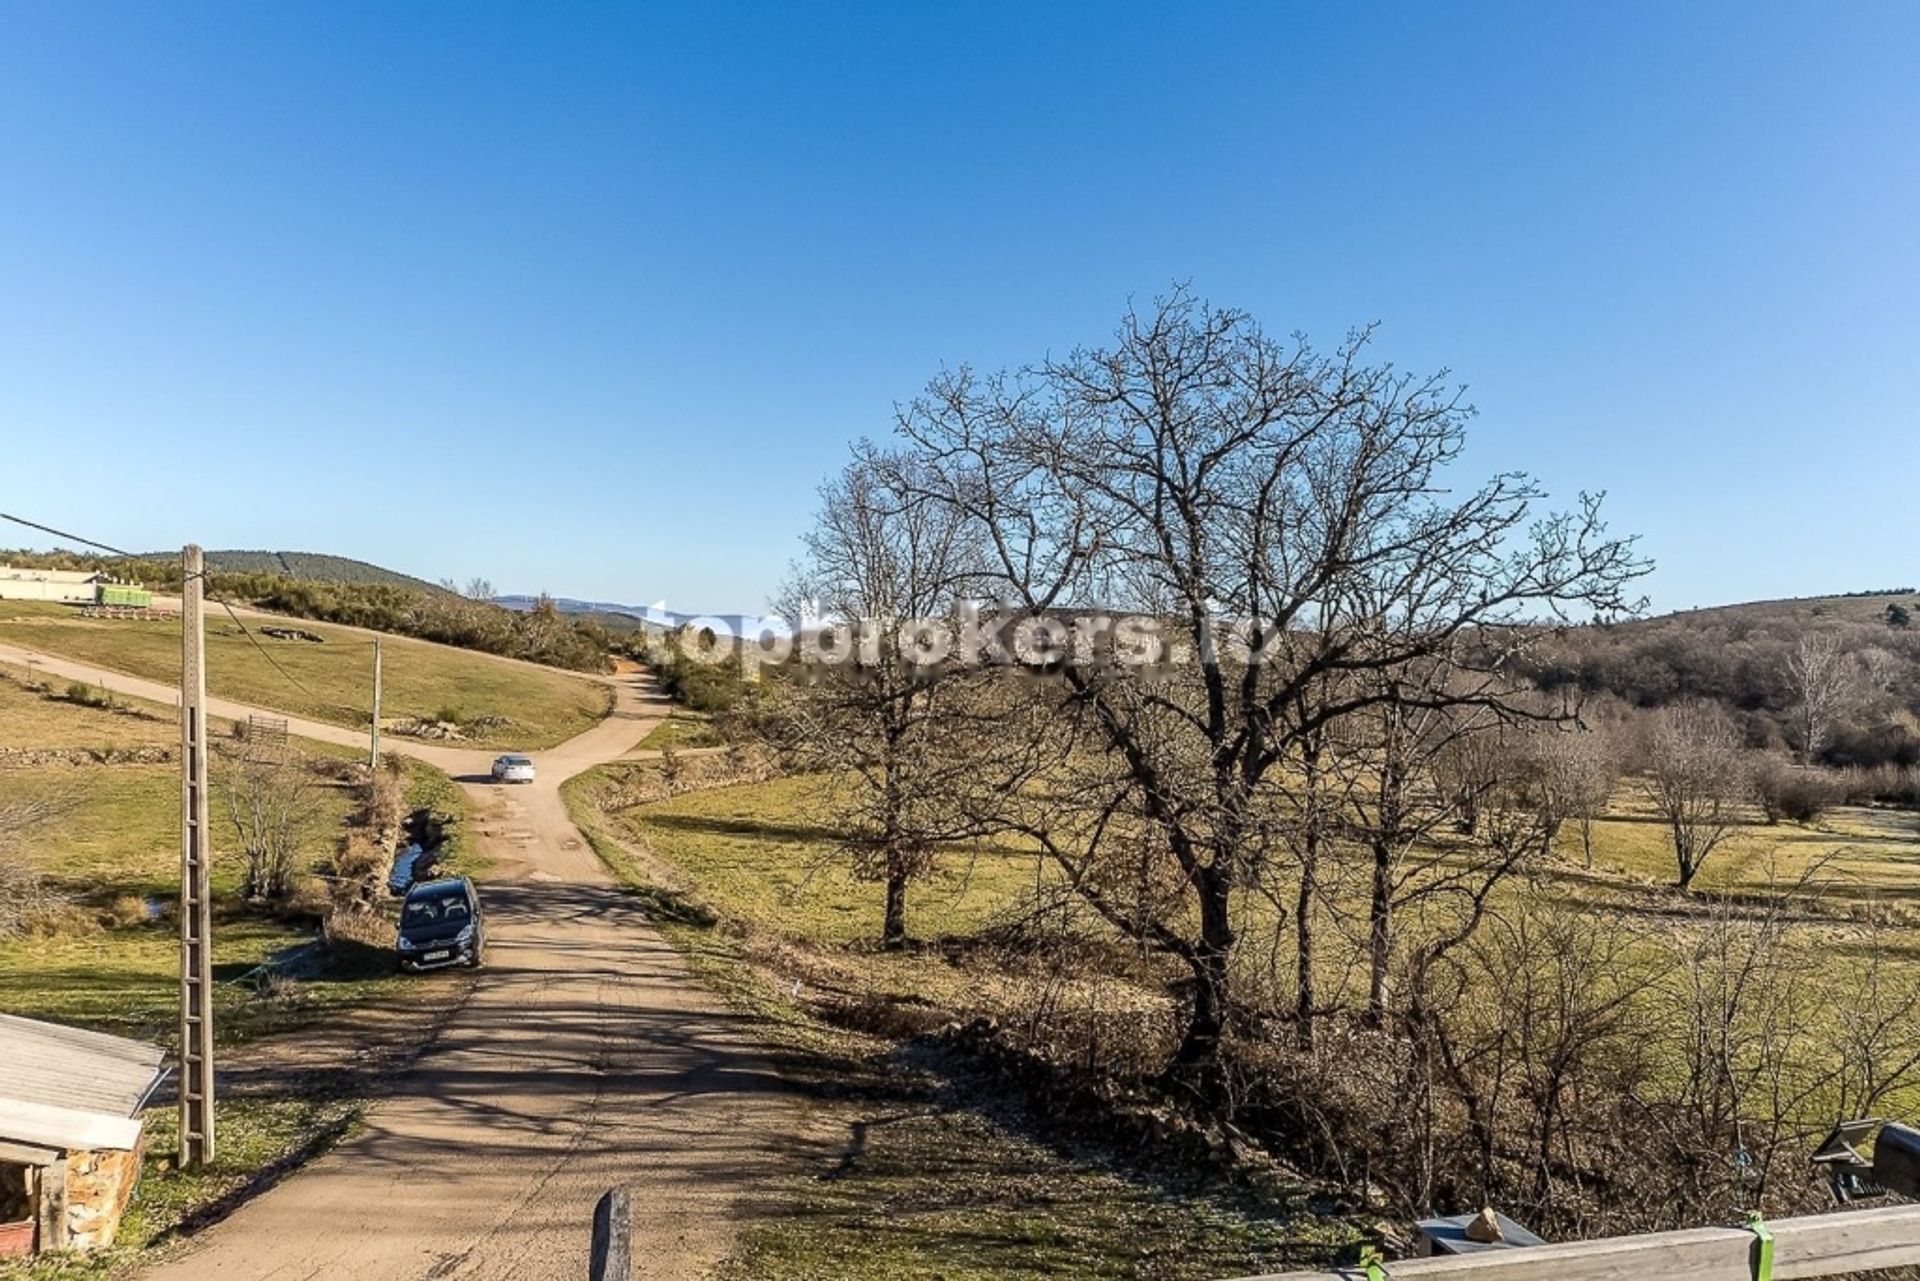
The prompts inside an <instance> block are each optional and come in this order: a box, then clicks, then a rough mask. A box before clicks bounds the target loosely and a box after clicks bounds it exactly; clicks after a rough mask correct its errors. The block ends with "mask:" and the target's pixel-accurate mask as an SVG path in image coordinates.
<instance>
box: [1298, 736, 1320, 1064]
mask: <svg viewBox="0 0 1920 1281" xmlns="http://www.w3.org/2000/svg"><path fill="white" fill-rule="evenodd" d="M1301 765H1302V770H1303V774H1304V782H1305V795H1306V814H1305V816H1304V826H1303V829H1302V831H1301V838H1300V887H1299V893H1298V895H1297V897H1296V898H1295V899H1294V904H1293V938H1294V956H1295V960H1296V966H1295V979H1294V1002H1293V1011H1294V1036H1295V1038H1296V1040H1297V1041H1298V1043H1299V1046H1300V1048H1301V1049H1303V1050H1311V1049H1312V1048H1313V1032H1314V1028H1313V1007H1314V1005H1315V1002H1316V999H1317V993H1316V992H1315V990H1314V983H1313V961H1314V955H1313V945H1314V938H1313V900H1314V896H1315V895H1316V894H1318V893H1319V891H1320V745H1319V741H1318V739H1317V738H1310V739H1309V740H1308V741H1307V743H1306V748H1305V751H1304V752H1303V753H1302V756H1301Z"/></svg>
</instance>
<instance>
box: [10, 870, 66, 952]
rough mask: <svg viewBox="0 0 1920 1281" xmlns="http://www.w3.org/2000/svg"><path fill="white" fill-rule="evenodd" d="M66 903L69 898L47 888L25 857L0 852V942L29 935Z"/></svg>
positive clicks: (44, 880) (42, 878)
mask: <svg viewBox="0 0 1920 1281" xmlns="http://www.w3.org/2000/svg"><path fill="white" fill-rule="evenodd" d="M66 903H67V900H66V896H65V895H63V894H61V893H60V892H59V891H58V890H55V889H54V888H53V887H52V886H51V885H49V884H47V881H46V879H45V878H44V877H42V876H41V875H40V871H39V869H38V868H36V867H34V866H33V864H31V863H29V862H27V860H26V856H25V855H22V854H19V853H17V852H13V851H0V939H4V938H12V937H13V936H14V935H16V934H24V933H26V932H27V931H28V930H29V929H31V928H33V927H34V926H36V925H39V924H40V923H41V922H43V921H45V920H48V919H49V918H51V917H53V916H54V915H56V914H57V913H59V911H60V910H61V909H62V908H63V907H65V906H66Z"/></svg>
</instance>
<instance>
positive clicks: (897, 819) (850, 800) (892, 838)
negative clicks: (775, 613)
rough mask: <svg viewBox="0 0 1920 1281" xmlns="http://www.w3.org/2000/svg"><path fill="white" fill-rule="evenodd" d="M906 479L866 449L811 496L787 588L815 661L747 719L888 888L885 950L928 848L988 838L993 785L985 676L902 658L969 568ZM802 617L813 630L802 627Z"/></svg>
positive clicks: (860, 871) (961, 542) (924, 867)
mask: <svg viewBox="0 0 1920 1281" xmlns="http://www.w3.org/2000/svg"><path fill="white" fill-rule="evenodd" d="M913 479H914V476H913V464H912V462H911V460H905V459H900V458H897V457H888V456H885V455H883V454H882V453H881V452H880V451H878V450H876V449H874V448H873V447H871V446H867V445H863V446H862V447H861V448H860V449H859V450H858V451H857V452H856V456H855V458H854V460H853V461H852V462H851V463H850V464H849V465H848V466H847V467H846V468H845V469H844V470H843V471H842V472H841V473H840V475H839V476H838V477H836V478H835V479H834V480H832V481H831V482H829V483H828V484H827V485H826V486H824V487H823V488H822V490H821V495H820V496H821V506H820V513H819V517H818V520H817V523H816V524H815V526H814V528H813V530H812V531H811V532H810V533H808V535H807V536H806V540H805V543H806V553H807V554H806V561H805V563H804V565H802V566H801V567H800V569H799V571H798V574H797V576H796V578H795V580H794V582H793V583H792V584H791V585H790V586H789V587H788V589H787V596H788V598H789V599H788V602H787V611H788V613H789V614H791V615H793V616H795V617H798V618H800V619H801V636H800V646H801V650H802V653H803V656H804V655H807V654H809V653H810V652H811V655H812V658H813V661H809V662H803V663H802V665H801V666H800V667H799V669H798V670H797V671H796V672H795V676H794V679H793V680H791V681H788V682H784V683H783V684H782V685H781V687H780V688H779V689H777V690H774V691H772V692H770V694H769V695H768V697H767V698H766V699H764V700H763V702H762V705H761V707H760V708H759V710H758V716H757V720H758V722H759V724H760V726H761V728H762V729H763V730H764V731H766V732H767V733H768V735H769V736H770V737H771V738H772V739H773V740H774V741H775V742H776V743H777V744H778V745H779V746H781V747H783V748H785V749H786V750H787V751H788V752H790V753H793V754H795V755H797V756H798V757H799V758H800V759H801V760H802V761H803V762H804V763H805V764H807V765H808V766H810V767H812V768H815V769H820V770H822V771H824V772H825V773H826V774H827V775H828V777H829V779H830V780H831V786H830V788H829V791H828V797H829V804H830V807H831V809H832V815H831V819H832V821H833V822H834V823H835V825H836V826H838V827H839V828H840V830H841V831H842V832H843V833H844V842H845V844H844V848H845V851H846V852H847V853H849V854H851V855H852V857H853V864H854V869H855V872H856V874H857V875H859V876H861V877H862V878H865V879H870V880H875V881H879V882H880V883H882V884H883V885H884V886H885V892H886V906H885V911H884V914H883V917H882V925H881V940H882V942H883V943H885V944H886V945H888V946H897V945H899V944H900V943H902V942H903V941H904V940H905V938H906V934H907V893H908V889H909V887H910V885H911V884H912V883H913V882H914V881H915V880H917V879H918V878H920V877H922V876H923V875H925V874H926V873H927V871H928V870H930V868H931V867H932V866H933V861H934V858H935V855H936V853H937V852H938V851H939V849H940V848H941V847H942V846H943V845H947V844H951V843H954V842H957V841H960V840H963V839H965V838H967V837H969V836H973V835H977V834H979V833H980V832H981V831H982V830H984V828H985V827H986V826H987V818H988V815H990V813H991V809H992V807H991V804H990V796H991V795H992V793H993V791H994V790H995V789H994V788H993V786H992V785H991V784H992V781H993V780H994V779H996V778H997V775H996V774H995V771H994V768H993V764H992V763H993V762H994V761H995V760H996V759H997V752H996V746H997V740H996V736H995V735H994V734H993V733H992V732H991V729H992V727H991V725H989V724H987V723H986V722H985V720H984V719H983V718H984V717H985V716H986V714H987V710H988V708H987V702H988V701H989V700H991V698H992V694H991V691H990V690H989V688H988V685H987V679H988V674H986V673H983V672H981V671H980V670H978V669H975V668H969V667H966V666H964V665H961V664H956V663H952V662H948V661H946V659H945V656H936V655H925V654H921V653H920V652H919V650H918V649H917V648H914V646H915V645H916V636H915V634H914V632H913V631H912V628H911V620H932V619H939V618H943V617H946V616H948V615H950V613H951V611H952V608H953V605H954V602H955V601H956V600H957V599H958V598H959V597H960V596H961V595H962V594H963V593H964V590H965V588H966V585H967V583H968V582H969V580H970V576H971V575H973V574H974V573H975V572H976V570H977V565H978V558H977V555H976V549H975V548H974V547H973V545H972V544H971V543H970V542H969V541H968V540H969V537H970V531H969V530H968V529H967V527H966V525H965V523H964V522H963V521H962V520H960V519H959V517H958V516H957V514H956V513H955V512H954V511H953V510H952V509H951V508H950V507H947V506H945V505H943V504H939V503H936V502H933V501H931V500H930V499H928V498H926V497H924V496H921V495H919V494H917V493H916V492H915V486H914V485H913V483H912V482H913ZM802 602H805V603H806V605H807V606H808V607H810V608H813V609H817V610H819V611H820V615H821V616H820V617H819V618H817V619H812V620H808V619H806V618H805V617H804V615H805V613H806V612H807V611H806V609H803V608H802ZM1016 785H1017V784H1016V782H1015V781H1014V780H1012V779H1005V780H1000V782H999V785H998V786H999V790H1001V791H1006V790H1011V789H1012V788H1013V787H1015V786H1016Z"/></svg>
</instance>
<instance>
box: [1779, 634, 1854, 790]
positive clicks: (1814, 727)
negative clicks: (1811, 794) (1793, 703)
mask: <svg viewBox="0 0 1920 1281" xmlns="http://www.w3.org/2000/svg"><path fill="white" fill-rule="evenodd" d="M1787 675H1788V676H1789V677H1791V678H1792V681H1793V688H1794V693H1795V694H1796V695H1797V696H1798V697H1799V715H1798V720H1799V729H1800V763H1801V764H1803V765H1812V764H1813V763H1814V761H1816V760H1817V759H1819V756H1820V751H1821V749H1822V748H1824V747H1825V746H1826V745H1827V739H1828V736H1829V735H1830V734H1832V732H1833V723H1834V720H1835V718H1836V717H1837V716H1838V715H1839V713H1840V711H1841V709H1842V708H1844V707H1845V706H1846V705H1847V703H1848V701H1849V700H1850V699H1852V698H1853V697H1854V696H1855V695H1856V694H1857V693H1858V692H1859V689H1860V685H1861V673H1860V664H1859V663H1858V661H1856V660H1855V659H1854V657H1853V656H1852V655H1851V654H1848V653H1846V652H1845V651H1844V650H1843V649H1842V648H1841V646H1840V638H1839V636H1837V635H1836V634H1834V633H1833V632H1830V631H1819V632H1807V633H1805V634H1804V635H1802V636H1801V637H1800V643H1799V644H1798V645H1796V646H1795V647H1794V650H1793V652H1792V653H1791V654H1789V655H1788V656H1787Z"/></svg>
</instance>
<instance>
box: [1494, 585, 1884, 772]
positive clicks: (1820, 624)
mask: <svg viewBox="0 0 1920 1281" xmlns="http://www.w3.org/2000/svg"><path fill="white" fill-rule="evenodd" d="M1808 647H1812V648H1815V649H1820V648H1828V649H1831V650H1832V651H1834V655H1833V670H1832V675H1831V683H1832V685H1833V690H1832V697H1831V699H1830V700H1829V701H1831V703H1832V705H1833V709H1834V711H1833V715H1832V724H1831V727H1830V729H1829V732H1828V733H1827V734H1826V735H1825V736H1824V742H1823V743H1821V744H1820V745H1819V749H1818V751H1817V752H1816V755H1817V756H1818V757H1819V758H1820V759H1821V760H1822V761H1824V762H1825V763H1826V764H1829V765H1838V766H1846V765H1858V766H1873V765H1902V766H1911V765H1914V764H1917V763H1920V592H1915V591H1913V590H1911V589H1905V590H1900V591H1886V592H1872V593H1855V594H1849V595H1837V596H1820V597H1805V598H1799V599H1792V600H1775V601H1751V602H1746V603H1743V604H1735V605H1721V606H1714V607H1711V608H1706V609H1694V610H1684V611H1681V612H1679V613H1674V614H1665V615H1661V616H1659V617H1656V618H1647V619H1639V620H1635V621H1632V622H1625V623H1614V624H1608V625H1603V626H1587V627H1574V628H1569V629H1567V630H1566V631H1565V632H1563V633H1561V634H1560V635H1558V636H1556V637H1555V638H1554V639H1553V640H1552V642H1550V643H1549V644H1547V645H1545V646H1543V647H1542V648H1541V650H1540V651H1539V652H1538V653H1536V654H1535V655H1534V656H1533V658H1532V660H1531V663H1530V667H1529V672H1528V674H1529V675H1530V676H1531V677H1532V678H1533V679H1535V680H1536V681H1538V682H1539V683H1540V684H1542V685H1543V686H1545V687H1546V688H1548V689H1550V690H1568V691H1573V690H1577V691H1579V692H1581V693H1584V694H1586V695H1590V696H1596V695H1597V696H1602V697H1611V698H1614V699H1618V700H1619V701H1621V702H1623V703H1625V704H1627V705H1629V706H1631V707H1635V708H1651V707H1661V706H1666V705H1668V704H1671V703H1675V702H1679V701H1682V700H1685V699H1690V698H1697V699H1705V700H1707V701H1709V702H1713V703H1718V704H1720V705H1721V706H1723V707H1725V708H1726V709H1727V710H1728V711H1729V712H1731V713H1732V714H1733V715H1734V716H1735V718H1736V719H1737V720H1738V721H1739V722H1740V724H1741V726H1742V728H1743V729H1744V731H1745V733H1746V737H1747V741H1748V745H1749V746H1751V747H1755V748H1762V749H1768V750H1774V751H1789V750H1790V751H1796V752H1797V751H1799V750H1800V749H1801V748H1802V747H1803V746H1804V743H1803V739H1804V736H1805V730H1804V727H1803V725H1802V723H1801V716H1800V712H1801V709H1802V708H1803V707H1804V705H1805V701H1806V700H1805V696H1804V695H1805V681H1806V678H1805V676H1804V674H1803V669H1804V655H1805V652H1806V651H1807V649H1808Z"/></svg>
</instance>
